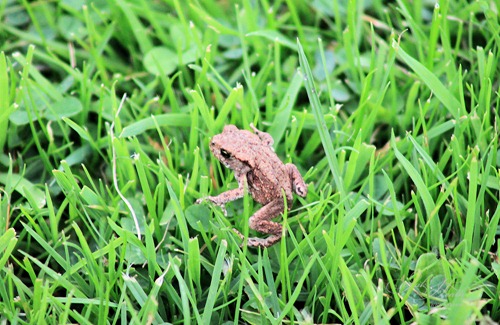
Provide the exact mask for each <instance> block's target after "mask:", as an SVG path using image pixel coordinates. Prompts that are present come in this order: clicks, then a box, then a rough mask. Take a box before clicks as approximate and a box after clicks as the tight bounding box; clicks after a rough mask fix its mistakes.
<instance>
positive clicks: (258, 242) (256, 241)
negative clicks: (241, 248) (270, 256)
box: [247, 235, 281, 248]
mask: <svg viewBox="0 0 500 325" xmlns="http://www.w3.org/2000/svg"><path fill="white" fill-rule="evenodd" d="M280 240H281V236H276V235H271V236H269V237H267V238H257V237H250V238H248V240H247V246H248V247H262V248H266V247H270V246H272V245H274V244H276V243H277V242H279V241H280Z"/></svg>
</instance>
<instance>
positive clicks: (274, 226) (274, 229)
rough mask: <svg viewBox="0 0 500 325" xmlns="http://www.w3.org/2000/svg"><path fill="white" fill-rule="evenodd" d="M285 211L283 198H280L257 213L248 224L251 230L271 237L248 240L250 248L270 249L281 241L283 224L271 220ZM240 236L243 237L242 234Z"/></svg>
mask: <svg viewBox="0 0 500 325" xmlns="http://www.w3.org/2000/svg"><path fill="white" fill-rule="evenodd" d="M284 209H285V205H284V203H283V198H279V199H275V200H273V201H271V202H269V203H268V204H266V205H264V206H263V207H262V208H261V209H260V210H258V211H257V212H255V214H254V215H253V216H251V217H250V220H249V222H248V223H249V226H250V228H251V229H254V230H257V231H259V232H262V233H264V234H269V235H271V236H269V237H267V238H257V237H251V238H248V241H247V245H248V246H250V247H269V246H272V245H274V244H276V243H277V242H278V241H279V240H280V239H281V232H282V229H283V227H282V226H281V224H279V223H277V222H273V221H271V219H273V218H275V217H277V216H278V215H279V214H280V213H282V212H283V210H284ZM239 235H240V237H242V235H241V234H239Z"/></svg>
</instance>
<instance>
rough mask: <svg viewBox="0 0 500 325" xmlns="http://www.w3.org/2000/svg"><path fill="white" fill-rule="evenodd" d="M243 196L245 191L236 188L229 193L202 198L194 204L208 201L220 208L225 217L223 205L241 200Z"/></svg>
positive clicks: (241, 188) (225, 212)
mask: <svg viewBox="0 0 500 325" xmlns="http://www.w3.org/2000/svg"><path fill="white" fill-rule="evenodd" d="M244 194H245V189H244V188H243V187H238V188H235V189H234V190H229V191H226V192H223V193H221V194H219V195H217V196H206V197H203V198H199V199H198V200H196V202H195V203H196V204H200V203H201V202H203V201H204V200H208V201H210V202H212V203H214V204H216V205H218V206H220V207H221V209H222V211H223V212H224V215H227V211H226V208H225V206H224V205H225V204H226V203H227V202H230V201H234V200H237V199H239V198H242V197H243V195H244Z"/></svg>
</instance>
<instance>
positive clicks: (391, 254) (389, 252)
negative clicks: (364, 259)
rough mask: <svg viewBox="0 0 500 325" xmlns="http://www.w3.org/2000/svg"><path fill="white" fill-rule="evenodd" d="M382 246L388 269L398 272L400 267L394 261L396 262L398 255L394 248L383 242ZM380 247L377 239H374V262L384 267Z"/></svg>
mask: <svg viewBox="0 0 500 325" xmlns="http://www.w3.org/2000/svg"><path fill="white" fill-rule="evenodd" d="M382 244H383V245H384V249H385V255H386V259H387V262H389V263H388V264H389V267H391V268H393V269H398V270H399V268H400V266H399V264H398V263H396V261H397V260H398V253H397V251H396V248H395V247H394V245H392V244H391V243H389V242H388V241H385V242H384V243H382ZM380 245H381V243H380V240H379V239H378V238H375V239H374V240H373V243H372V250H373V255H374V256H375V260H376V261H377V263H380V264H382V265H385V264H386V263H385V262H384V259H383V258H382V251H381V247H380Z"/></svg>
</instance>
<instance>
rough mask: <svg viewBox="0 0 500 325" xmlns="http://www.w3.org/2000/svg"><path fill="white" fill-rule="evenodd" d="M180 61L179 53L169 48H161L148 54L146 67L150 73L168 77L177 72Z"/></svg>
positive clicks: (156, 48)
mask: <svg viewBox="0 0 500 325" xmlns="http://www.w3.org/2000/svg"><path fill="white" fill-rule="evenodd" d="M178 61H179V60H178V59H177V53H175V52H174V51H172V50H171V49H169V48H166V47H163V46H159V47H155V48H152V49H151V50H150V51H149V52H148V53H146V55H145V56H144V67H145V68H146V70H147V71H148V72H149V73H152V74H155V75H160V74H166V75H168V74H171V73H172V72H174V71H175V70H177V65H178Z"/></svg>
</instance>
